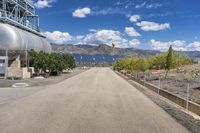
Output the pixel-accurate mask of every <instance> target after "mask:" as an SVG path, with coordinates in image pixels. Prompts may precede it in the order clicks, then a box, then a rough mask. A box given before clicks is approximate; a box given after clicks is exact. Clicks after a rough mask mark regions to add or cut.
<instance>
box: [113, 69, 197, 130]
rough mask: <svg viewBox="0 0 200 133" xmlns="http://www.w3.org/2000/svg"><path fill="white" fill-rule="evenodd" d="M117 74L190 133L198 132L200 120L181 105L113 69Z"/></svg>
mask: <svg viewBox="0 0 200 133" xmlns="http://www.w3.org/2000/svg"><path fill="white" fill-rule="evenodd" d="M114 73H116V74H117V75H118V76H120V77H121V78H123V79H124V80H126V81H127V82H128V83H129V84H131V85H132V86H134V87H135V88H136V89H137V90H139V91H140V92H142V93H143V94H144V95H145V96H147V97H148V98H149V99H150V100H151V101H153V102H154V103H155V104H157V105H158V106H159V107H161V108H162V109H163V110H164V111H165V112H167V113H168V114H169V115H170V116H172V117H173V118H174V119H175V120H176V121H177V122H178V123H180V124H181V125H183V126H184V127H185V128H186V129H188V130H189V131H190V132H192V133H199V131H200V120H199V119H196V118H194V116H193V115H190V114H189V113H186V112H185V111H184V110H183V108H182V107H180V106H178V105H175V104H174V103H172V102H171V101H169V100H168V99H166V98H164V97H162V96H159V95H157V94H156V93H154V92H152V91H150V90H149V89H147V88H146V87H144V86H142V85H140V84H138V83H136V82H134V81H133V80H130V79H129V78H128V77H125V76H124V75H122V74H121V73H119V72H116V71H114Z"/></svg>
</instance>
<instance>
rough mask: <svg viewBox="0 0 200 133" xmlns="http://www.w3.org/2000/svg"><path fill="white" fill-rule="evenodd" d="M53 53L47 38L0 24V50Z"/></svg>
mask: <svg viewBox="0 0 200 133" xmlns="http://www.w3.org/2000/svg"><path fill="white" fill-rule="evenodd" d="M26 48H27V49H28V50H30V49H34V50H36V51H44V52H47V53H50V52H51V45H50V44H49V42H48V41H47V39H46V38H45V37H42V36H38V35H35V34H33V33H31V32H28V31H25V30H22V29H20V28H17V27H15V26H12V25H10V24H6V23H0V49H3V50H6V49H7V50H19V51H20V50H26Z"/></svg>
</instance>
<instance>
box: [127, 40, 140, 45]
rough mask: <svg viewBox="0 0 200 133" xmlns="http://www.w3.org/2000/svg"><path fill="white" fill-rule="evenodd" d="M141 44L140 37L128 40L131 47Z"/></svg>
mask: <svg viewBox="0 0 200 133" xmlns="http://www.w3.org/2000/svg"><path fill="white" fill-rule="evenodd" d="M139 44H140V41H139V40H138V39H133V40H130V41H129V42H128V45H129V47H136V46H138V45H139Z"/></svg>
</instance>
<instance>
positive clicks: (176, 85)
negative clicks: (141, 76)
mask: <svg viewBox="0 0 200 133" xmlns="http://www.w3.org/2000/svg"><path fill="white" fill-rule="evenodd" d="M159 77H160V87H161V88H162V89H166V90H168V91H170V92H172V93H174V94H177V95H179V96H181V97H182V98H186V97H187V87H188V84H189V87H190V93H189V94H190V97H189V98H190V100H191V101H193V102H196V103H198V104H200V65H197V64H195V65H188V66H184V67H181V68H178V69H173V70H171V71H170V72H169V74H168V76H167V78H166V79H165V70H158V71H155V70H153V71H149V72H147V75H146V81H147V82H150V83H152V84H154V85H156V86H159Z"/></svg>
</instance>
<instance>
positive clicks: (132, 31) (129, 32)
mask: <svg viewBox="0 0 200 133" xmlns="http://www.w3.org/2000/svg"><path fill="white" fill-rule="evenodd" d="M125 33H126V34H127V35H129V36H132V37H133V36H134V37H137V36H141V35H140V33H138V32H137V31H136V30H135V29H134V28H133V27H126V28H125Z"/></svg>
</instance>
